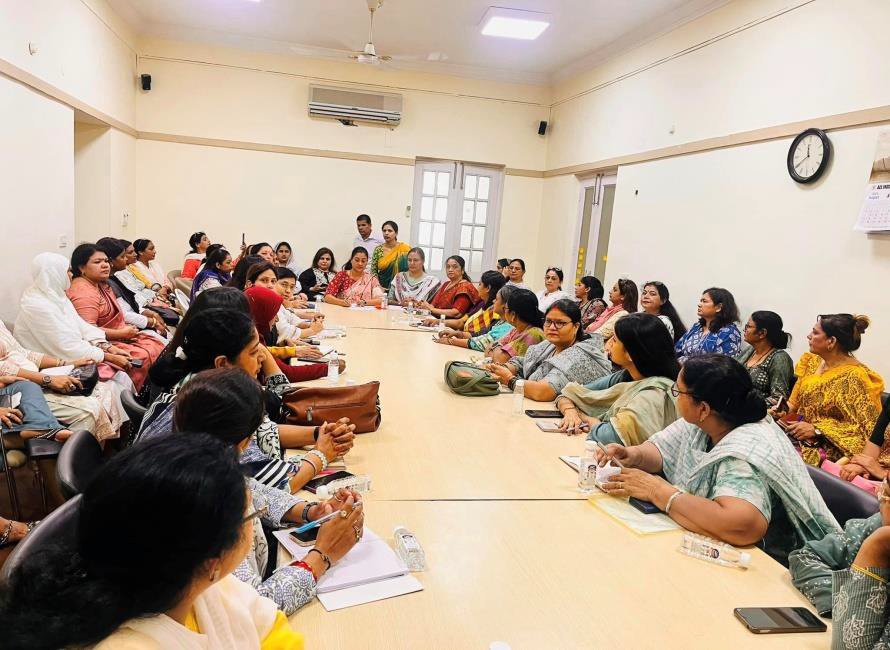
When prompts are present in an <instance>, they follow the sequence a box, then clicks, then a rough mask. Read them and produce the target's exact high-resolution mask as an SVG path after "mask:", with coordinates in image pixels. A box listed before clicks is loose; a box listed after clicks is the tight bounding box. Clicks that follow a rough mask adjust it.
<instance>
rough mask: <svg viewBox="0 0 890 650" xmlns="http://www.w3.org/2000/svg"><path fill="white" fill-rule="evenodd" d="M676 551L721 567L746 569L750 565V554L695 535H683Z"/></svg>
mask: <svg viewBox="0 0 890 650" xmlns="http://www.w3.org/2000/svg"><path fill="white" fill-rule="evenodd" d="M677 550H679V551H680V552H681V553H685V554H686V555H689V556H691V557H697V558H699V559H700V560H705V561H707V562H714V563H715V564H720V565H722V566H731V567H736V568H738V569H747V568H748V567H749V566H750V565H751V554H750V553H747V552H745V551H740V550H739V549H737V548H735V547H733V546H730V545H729V544H724V543H723V542H718V541H717V540H716V539H711V538H710V537H705V536H704V535H698V534H696V533H686V534H685V535H683V543H682V544H681V546H680V548H679V549H677Z"/></svg>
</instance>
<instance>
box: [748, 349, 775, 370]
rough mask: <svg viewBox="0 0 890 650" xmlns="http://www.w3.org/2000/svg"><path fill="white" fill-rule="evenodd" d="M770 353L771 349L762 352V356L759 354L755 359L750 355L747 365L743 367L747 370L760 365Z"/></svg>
mask: <svg viewBox="0 0 890 650" xmlns="http://www.w3.org/2000/svg"><path fill="white" fill-rule="evenodd" d="M772 351H773V349H772V348H770V349H769V350H767V351H766V352H764V353H763V354H761V355H760V356H759V357H755V356H754V355H753V354H752V355H751V358H750V359H748V363H746V364H745V366H746V367H748V368H753V367H754V366H757V365H759V364H760V363H762V362H763V360H764V359H766V357H767V355H768V354H769V353H770V352H772Z"/></svg>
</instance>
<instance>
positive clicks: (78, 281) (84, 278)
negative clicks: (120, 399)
mask: <svg viewBox="0 0 890 650" xmlns="http://www.w3.org/2000/svg"><path fill="white" fill-rule="evenodd" d="M71 273H72V275H73V276H74V279H73V280H72V281H71V287H70V288H69V289H68V291H66V294H67V295H68V298H69V299H70V300H71V302H72V304H73V305H74V309H75V310H76V311H77V313H78V314H79V315H80V317H81V318H83V319H84V320H85V321H86V322H87V323H89V324H90V325H95V326H96V327H99V328H101V329H102V331H104V332H105V336H106V337H107V338H108V340H109V341H113V342H114V345H115V347H116V348H117V349H119V350H123V351H124V352H125V353H127V354H129V355H130V359H131V360H132V359H138V360H139V361H140V362H142V366H141V367H138V368H137V367H133V366H131V367H130V368H129V369H128V371H127V374H128V375H129V376H130V379H132V380H133V385H134V386H135V387H136V390H137V391H139V390H141V389H142V385H143V384H144V383H145V378H146V377H147V375H148V370H149V368H150V367H151V364H153V363H154V362H155V360H156V359H157V358H158V356H159V355H160V354H161V351H162V350H163V349H164V342H163V341H160V340H158V339H157V338H154V337H152V336H149V335H148V334H142V333H140V332H139V330H137V329H136V328H135V327H133V326H132V325H127V324H126V322H125V321H124V314H123V312H122V311H121V308H120V307H119V306H118V304H117V300H116V299H115V297H114V293H113V292H112V290H111V287H109V286H108V277H109V275H111V265H110V264H109V262H108V256H107V255H106V254H105V253H103V252H102V251H100V250H99V249H98V248H97V247H96V246H94V245H92V244H81V245H80V246H78V247H77V248H75V249H74V252H73V253H72V255H71Z"/></svg>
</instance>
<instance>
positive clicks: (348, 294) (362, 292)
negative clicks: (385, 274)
mask: <svg viewBox="0 0 890 650" xmlns="http://www.w3.org/2000/svg"><path fill="white" fill-rule="evenodd" d="M348 279H349V280H352V278H348ZM382 295H383V289H381V288H380V282H379V281H378V280H377V277H376V276H374V275H372V274H370V273H365V274H363V275H362V277H360V278H359V279H358V280H353V281H352V284H350V285H349V286H348V287H346V289H344V290H343V300H346V301H348V302H353V301H355V302H358V301H359V300H365V301H367V300H373V299H374V298H379V297H380V296H382Z"/></svg>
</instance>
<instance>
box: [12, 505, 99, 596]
mask: <svg viewBox="0 0 890 650" xmlns="http://www.w3.org/2000/svg"><path fill="white" fill-rule="evenodd" d="M80 500H81V497H80V495H79V494H78V495H76V496H75V497H74V498H73V499H71V500H70V501H66V502H65V503H63V504H62V506H61V507H59V508H56V509H55V510H53V511H52V512H51V513H50V515H49V516H48V517H47V518H46V519H44V520H43V521H41V522H40V524H38V525H37V527H36V528H35V529H34V530H32V531H31V532H30V533H28V535H27V536H26V537H25V539H23V540H22V541H20V542H19V543H18V545H17V546H16V547H15V549H14V550H13V551H12V553H10V554H9V557H8V558H6V562H4V563H3V568H2V569H0V582H6V581H7V580H9V576H10V575H11V574H12V572H13V571H14V570H15V569H16V567H18V566H19V565H20V564H21V563H22V562H24V561H25V559H27V558H29V557H31V556H32V555H34V554H35V553H38V552H40V551H42V550H43V549H44V548H46V546H47V545H48V544H63V545H65V546H69V547H70V548H71V549H72V552H73V549H74V544H75V535H76V534H77V533H76V530H77V526H76V520H77V513H78V511H79V510H80Z"/></svg>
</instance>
